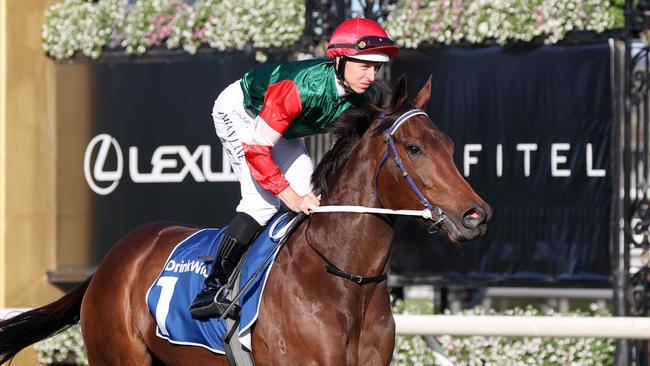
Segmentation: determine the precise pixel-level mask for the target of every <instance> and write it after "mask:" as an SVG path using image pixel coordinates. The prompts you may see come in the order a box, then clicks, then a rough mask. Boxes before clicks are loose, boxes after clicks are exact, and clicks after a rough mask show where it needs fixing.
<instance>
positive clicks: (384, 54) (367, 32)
mask: <svg viewBox="0 0 650 366" xmlns="http://www.w3.org/2000/svg"><path fill="white" fill-rule="evenodd" d="M398 52H399V48H398V47H397V46H395V42H393V40H392V39H390V38H389V37H388V35H387V34H386V31H385V30H384V29H383V28H382V27H381V25H379V24H378V23H377V22H375V21H373V20H370V19H366V18H358V17H357V18H354V19H348V20H346V21H344V22H343V23H341V24H340V25H339V26H338V27H336V29H335V30H334V33H333V34H332V38H330V42H329V44H328V45H327V56H328V57H329V58H334V57H337V56H348V57H351V58H356V59H360V60H366V61H374V62H388V61H389V60H390V59H391V58H393V57H395V55H397V53H398Z"/></svg>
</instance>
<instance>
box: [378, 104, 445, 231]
mask: <svg viewBox="0 0 650 366" xmlns="http://www.w3.org/2000/svg"><path fill="white" fill-rule="evenodd" d="M419 115H423V116H427V117H428V115H427V114H426V112H424V111H423V110H421V109H417V108H416V109H412V110H410V111H408V112H406V113H404V114H402V115H401V116H399V117H398V118H397V119H396V120H395V122H394V123H393V125H392V126H391V127H389V128H387V129H385V130H384V132H383V135H384V142H385V143H386V152H384V156H383V157H382V158H381V161H380V162H379V167H378V168H377V173H375V197H377V198H378V199H379V191H378V188H377V187H378V180H379V173H380V172H381V169H382V168H383V167H384V164H385V163H386V161H387V160H388V157H389V156H390V155H391V153H392V156H393V160H395V164H396V165H397V167H398V168H399V170H400V172H401V173H402V176H403V177H404V178H405V179H406V181H407V182H408V184H409V186H411V189H412V190H413V192H415V194H416V195H417V196H418V198H419V199H420V202H421V203H422V205H423V206H424V208H425V212H426V211H428V215H423V216H424V217H425V218H427V219H429V220H432V221H433V223H432V224H431V227H430V228H429V231H432V230H433V229H434V227H435V226H436V225H438V224H439V223H441V222H442V221H443V220H445V219H446V218H447V216H446V215H445V214H444V213H443V212H442V209H440V207H438V206H434V205H432V204H431V203H429V200H427V198H426V197H425V196H424V194H422V191H421V190H420V189H419V188H418V186H417V184H415V181H414V180H413V178H411V175H410V174H409V172H408V170H407V169H406V166H404V163H402V159H401V158H400V157H399V151H397V146H395V142H394V141H393V135H394V134H395V132H397V129H399V128H400V126H402V124H403V123H404V122H406V121H407V120H408V119H409V118H411V117H414V116H419ZM381 120H382V122H383V121H384V120H385V116H384V115H383V114H382V116H381ZM434 210H436V211H437V213H436V218H435V219H434V218H433V211H434ZM427 216H428V217H427Z"/></svg>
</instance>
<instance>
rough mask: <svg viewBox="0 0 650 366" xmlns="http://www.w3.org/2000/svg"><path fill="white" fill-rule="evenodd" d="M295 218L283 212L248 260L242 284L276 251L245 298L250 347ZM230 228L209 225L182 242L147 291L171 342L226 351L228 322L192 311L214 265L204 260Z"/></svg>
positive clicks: (244, 328)
mask: <svg viewBox="0 0 650 366" xmlns="http://www.w3.org/2000/svg"><path fill="white" fill-rule="evenodd" d="M289 222H290V217H289V215H288V214H286V213H285V214H279V215H277V216H276V217H275V218H274V219H273V220H272V221H271V224H269V225H268V226H267V227H266V229H264V231H263V232H262V233H261V234H260V235H259V236H258V237H257V239H256V240H255V242H254V243H253V244H252V245H251V248H250V249H249V251H248V252H247V254H246V256H245V257H244V259H243V262H242V266H241V279H240V281H239V282H240V284H241V285H242V286H243V284H245V283H246V282H248V280H249V279H250V278H251V277H253V274H254V273H255V271H256V270H257V269H258V268H259V267H260V266H261V265H262V263H263V262H264V260H265V259H266V258H267V257H268V256H269V255H272V260H270V261H268V262H267V263H266V264H265V266H264V268H263V269H262V271H261V272H260V274H259V275H258V276H257V278H256V279H255V280H254V282H253V284H252V285H251V286H249V287H248V289H246V291H245V292H244V293H243V295H242V296H241V298H240V301H239V304H240V306H241V318H240V325H239V333H238V335H239V338H240V342H241V344H242V345H243V346H245V347H247V348H248V349H249V350H250V349H251V346H250V327H251V326H252V325H253V323H255V321H256V320H257V315H258V310H259V305H260V302H261V299H262V292H263V289H264V285H265V283H266V279H267V277H268V274H269V272H270V269H271V265H272V263H273V261H274V260H275V256H276V255H277V252H278V249H279V248H278V242H279V241H280V240H281V237H282V235H283V234H284V229H285V226H287V224H288V223H289ZM223 230H224V229H203V230H200V231H197V232H196V233H194V234H193V235H192V236H190V237H188V238H186V239H185V240H183V241H182V242H180V243H179V244H178V245H176V247H175V248H174V250H173V251H172V252H171V254H170V255H169V258H168V259H167V261H166V262H165V266H164V267H163V270H162V272H161V273H160V275H158V277H157V278H156V280H155V281H154V283H153V284H151V286H150V287H149V290H148V291H147V295H146V301H147V306H148V307H149V312H150V313H151V315H152V316H153V318H154V319H155V320H156V324H157V327H156V334H157V335H158V336H159V337H161V338H164V339H167V340H168V341H169V342H171V343H174V344H182V345H193V346H199V347H203V348H207V349H209V350H210V351H212V352H215V353H222V354H223V353H224V347H223V341H222V337H223V336H224V335H225V334H226V332H227V329H226V321H225V320H219V319H218V318H210V319H195V318H193V317H192V315H191V314H190V311H189V307H190V303H191V302H192V300H193V299H194V296H195V295H196V294H197V293H198V292H199V291H201V290H202V289H203V281H204V280H205V278H206V277H207V276H208V272H209V267H208V265H209V264H206V263H204V262H203V261H202V260H200V259H199V257H200V256H208V255H212V254H213V253H216V252H217V247H218V245H219V243H220V241H221V236H222V235H223Z"/></svg>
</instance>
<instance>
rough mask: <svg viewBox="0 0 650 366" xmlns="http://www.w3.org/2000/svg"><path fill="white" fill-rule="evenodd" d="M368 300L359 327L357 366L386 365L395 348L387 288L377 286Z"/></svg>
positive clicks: (383, 285)
mask: <svg viewBox="0 0 650 366" xmlns="http://www.w3.org/2000/svg"><path fill="white" fill-rule="evenodd" d="M371 296H372V297H371V298H370V300H369V303H368V305H367V306H368V307H367V309H366V311H365V316H364V317H363V323H362V325H361V336H360V339H359V365H388V364H390V361H391V358H392V355H393V349H394V348H395V321H394V320H393V314H392V312H391V308H390V295H389V293H388V286H387V285H386V284H385V283H383V284H380V285H378V286H377V288H376V289H375V291H373V293H372V295H371Z"/></svg>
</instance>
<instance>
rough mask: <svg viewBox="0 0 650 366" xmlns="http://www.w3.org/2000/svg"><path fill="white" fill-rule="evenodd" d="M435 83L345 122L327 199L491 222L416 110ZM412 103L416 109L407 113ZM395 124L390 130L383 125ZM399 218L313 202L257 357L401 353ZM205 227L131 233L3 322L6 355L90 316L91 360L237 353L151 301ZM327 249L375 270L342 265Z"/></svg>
mask: <svg viewBox="0 0 650 366" xmlns="http://www.w3.org/2000/svg"><path fill="white" fill-rule="evenodd" d="M430 92H431V80H430V79H429V81H428V82H427V83H426V85H425V86H424V87H423V88H422V89H421V90H420V92H419V93H418V95H417V97H416V98H415V100H414V101H413V102H412V103H411V102H408V101H407V92H406V81H405V78H403V77H402V78H401V79H400V81H399V82H398V83H397V86H396V87H395V90H394V91H393V93H392V97H391V99H390V103H389V104H388V105H387V106H383V107H382V108H380V107H377V106H375V107H372V106H371V107H366V108H362V109H358V110H350V111H349V113H346V114H345V115H344V116H343V117H342V118H340V119H339V120H338V121H337V122H336V124H335V127H334V131H333V133H334V136H335V144H334V146H333V147H332V150H330V151H329V152H328V153H327V154H326V156H325V157H324V159H323V161H322V162H321V164H319V166H318V167H317V169H316V171H315V172H314V174H313V181H314V185H315V187H316V190H317V192H320V193H322V199H321V203H322V204H323V205H357V206H366V207H375V208H390V209H413V208H418V207H419V208H421V207H422V205H423V204H425V201H426V203H428V202H431V207H434V208H435V210H432V212H435V214H436V215H437V216H438V219H437V220H436V221H439V222H438V223H437V224H436V225H437V226H438V227H439V228H440V229H441V230H443V231H444V232H446V234H447V235H448V237H449V238H450V239H451V240H452V241H456V242H460V241H464V240H469V239H472V238H475V237H477V236H479V235H482V234H483V233H484V232H485V230H486V226H487V221H488V220H489V218H490V215H491V211H492V210H491V208H490V206H489V205H487V204H486V203H485V202H484V201H483V200H482V199H481V198H480V197H479V196H478V195H477V194H476V192H474V190H473V189H472V188H471V187H470V185H469V184H468V183H467V182H466V181H465V179H464V178H463V177H462V176H461V175H460V173H459V172H458V170H457V168H456V166H455V164H454V160H453V149H454V145H453V143H452V141H451V139H450V138H449V137H448V136H447V135H445V134H444V133H443V132H442V131H441V130H439V129H438V128H437V127H436V126H435V125H434V123H433V122H432V121H431V120H430V119H429V118H428V117H427V116H426V115H425V114H424V112H421V111H420V112H417V110H416V109H423V108H424V107H425V106H426V104H427V103H428V100H429V96H430ZM413 110H415V111H416V113H412V112H413ZM409 111H411V112H409ZM406 113H411V114H410V115H409V116H408V117H406V118H408V120H402V121H400V120H399V118H402V119H404V118H403V116H404V115H405V114H406ZM395 121H398V122H399V124H401V126H398V127H399V129H395V126H394V125H393V123H394V122H395ZM390 126H393V130H392V132H391V133H392V135H390V136H388V137H387V136H386V134H385V133H384V134H383V133H382V132H383V131H385V130H386V129H387V128H390ZM390 145H392V146H393V147H394V148H395V150H394V151H393V150H391V148H390ZM387 146H388V147H387ZM393 160H395V162H398V163H397V164H394V163H393ZM400 165H401V167H400ZM404 171H405V172H404ZM406 172H408V173H406ZM405 176H407V177H408V179H405ZM408 180H411V182H412V183H413V185H411V184H410V183H409V182H407V181H408ZM423 199H424V200H423ZM443 215H444V216H443ZM434 219H436V217H431V218H430V220H426V219H424V218H421V219H420V220H424V221H427V222H429V223H431V222H432V220H434ZM394 222H395V219H394V217H392V216H388V215H381V214H368V213H362V214H360V213H313V214H311V215H310V216H308V218H307V219H306V220H304V221H303V222H302V223H301V224H300V225H299V226H298V227H297V229H296V230H295V231H294V232H293V234H292V235H291V237H290V238H289V239H288V241H287V242H286V245H285V247H284V248H283V250H282V251H281V252H280V253H279V254H278V256H277V259H276V262H275V263H274V265H273V267H272V268H271V271H270V274H269V277H268V280H267V284H266V289H265V291H264V294H265V296H264V297H263V299H262V303H261V306H260V311H259V317H258V320H257V323H256V324H255V326H254V329H253V333H252V349H253V357H254V360H255V363H256V364H257V365H301V366H303V365H337V366H340V365H388V364H389V363H390V361H391V358H392V353H393V348H394V342H395V323H394V320H393V317H392V313H391V306H390V296H389V290H388V285H387V281H386V280H385V276H384V275H385V273H386V272H387V270H388V262H389V256H390V244H391V237H392V233H393V224H394ZM197 230H199V229H197V228H190V227H183V226H179V225H177V224H169V223H154V224H148V225H145V226H142V227H140V228H138V229H135V230H134V231H132V232H131V233H129V234H128V235H127V236H125V237H124V238H122V239H121V240H120V241H119V242H118V243H117V244H116V245H115V246H114V247H113V248H112V249H111V250H110V252H109V253H108V254H107V255H106V257H105V258H104V259H103V261H102V263H101V265H100V266H99V267H98V269H97V271H96V273H95V274H94V275H93V276H92V277H91V278H89V279H87V280H86V281H85V282H84V283H83V284H81V285H79V286H78V287H76V288H75V289H74V290H72V291H71V292H69V293H68V294H67V295H65V296H63V297H62V298H60V299H59V300H57V301H55V302H53V303H51V304H49V305H45V306H43V307H40V308H37V309H34V310H31V311H28V312H25V313H23V314H21V315H18V316H16V317H13V318H10V319H8V320H5V321H4V322H1V323H0V363H2V362H4V361H6V360H8V359H11V358H12V357H13V356H14V355H15V354H16V353H17V352H18V351H19V350H21V349H22V348H24V347H26V346H28V345H30V344H32V343H34V342H36V341H39V340H41V339H43V338H45V337H47V336H50V335H52V334H53V333H55V332H57V331H59V330H61V329H63V328H65V327H67V326H69V325H71V324H75V323H76V322H78V321H79V322H80V323H81V328H82V332H83V338H84V343H85V345H86V349H87V353H88V358H89V362H90V364H91V365H109V366H118V365H127V366H134V365H143V366H144V365H196V366H200V365H206V366H207V365H210V366H215V365H227V364H228V363H227V359H226V357H224V356H223V355H218V354H214V353H211V352H210V351H208V350H206V349H203V348H200V347H192V346H180V345H173V344H171V343H169V342H168V341H166V340H164V339H161V338H159V337H157V336H156V331H155V328H156V324H155V320H154V319H153V318H152V316H151V315H150V313H149V310H148V309H147V306H146V304H145V293H146V292H147V288H148V287H149V286H150V285H151V283H152V282H153V281H154V280H155V279H156V277H157V276H158V274H159V272H160V271H161V268H162V266H163V264H164V262H165V260H166V258H167V257H168V255H169V253H170V251H171V250H172V249H173V248H174V246H175V245H176V244H177V243H179V242H180V241H182V240H183V239H185V238H187V237H188V236H189V235H191V234H193V233H195V232H196V231H197ZM327 261H329V262H330V263H334V264H335V265H336V266H337V267H338V268H340V269H341V270H342V271H343V272H346V273H348V274H355V275H358V276H361V278H364V277H365V278H370V279H372V277H375V280H373V281H368V282H367V283H365V282H364V283H361V281H359V282H355V281H353V280H350V279H351V278H343V276H342V275H338V276H337V275H334V274H332V273H329V272H328V271H327V270H326V268H325V263H326V262H327Z"/></svg>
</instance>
